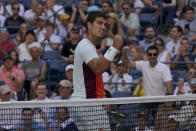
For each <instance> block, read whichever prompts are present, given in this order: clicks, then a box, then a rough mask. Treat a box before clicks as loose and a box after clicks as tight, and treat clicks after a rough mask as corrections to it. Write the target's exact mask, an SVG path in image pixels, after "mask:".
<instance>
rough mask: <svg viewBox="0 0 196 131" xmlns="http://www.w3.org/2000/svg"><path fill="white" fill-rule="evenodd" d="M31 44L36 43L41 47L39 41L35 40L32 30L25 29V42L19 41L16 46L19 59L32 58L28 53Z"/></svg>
mask: <svg viewBox="0 0 196 131" xmlns="http://www.w3.org/2000/svg"><path fill="white" fill-rule="evenodd" d="M32 44H37V45H38V46H40V47H41V45H40V43H38V42H35V34H34V32H33V31H27V33H26V35H25V42H24V43H21V44H20V45H19V46H18V50H17V52H18V54H19V60H20V61H21V62H22V61H25V60H32V57H31V55H30V48H29V46H30V45H32Z"/></svg>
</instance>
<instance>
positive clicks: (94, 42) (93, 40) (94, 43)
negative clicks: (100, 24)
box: [86, 35, 100, 47]
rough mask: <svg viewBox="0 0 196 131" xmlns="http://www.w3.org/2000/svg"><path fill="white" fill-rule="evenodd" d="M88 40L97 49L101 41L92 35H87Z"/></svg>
mask: <svg viewBox="0 0 196 131" xmlns="http://www.w3.org/2000/svg"><path fill="white" fill-rule="evenodd" d="M86 38H87V39H88V40H89V41H90V42H91V43H92V44H93V45H94V46H95V47H96V45H97V43H98V42H99V41H100V39H99V38H96V37H93V36H92V35H87V36H86Z"/></svg>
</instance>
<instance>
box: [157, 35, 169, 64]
mask: <svg viewBox="0 0 196 131" xmlns="http://www.w3.org/2000/svg"><path fill="white" fill-rule="evenodd" d="M154 45H155V46H156V47H157V48H158V50H159V55H158V58H157V59H158V62H162V63H164V62H171V61H172V58H171V54H170V53H169V52H168V51H167V50H166V49H165V44H164V41H163V39H161V38H157V39H156V40H155V41H154ZM167 65H168V66H170V64H167Z"/></svg>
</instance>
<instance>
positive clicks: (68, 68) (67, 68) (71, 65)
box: [65, 64, 73, 71]
mask: <svg viewBox="0 0 196 131" xmlns="http://www.w3.org/2000/svg"><path fill="white" fill-rule="evenodd" d="M70 69H72V70H73V64H69V65H67V66H66V68H65V71H68V70H70Z"/></svg>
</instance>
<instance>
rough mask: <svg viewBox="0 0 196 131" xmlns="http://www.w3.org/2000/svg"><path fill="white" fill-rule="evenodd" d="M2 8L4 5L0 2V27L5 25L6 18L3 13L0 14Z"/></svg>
mask: <svg viewBox="0 0 196 131" xmlns="http://www.w3.org/2000/svg"><path fill="white" fill-rule="evenodd" d="M2 9H3V10H4V5H3V4H2V3H1V4H0V27H4V25H5V20H6V17H5V16H4V15H2V14H1V10H2Z"/></svg>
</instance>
